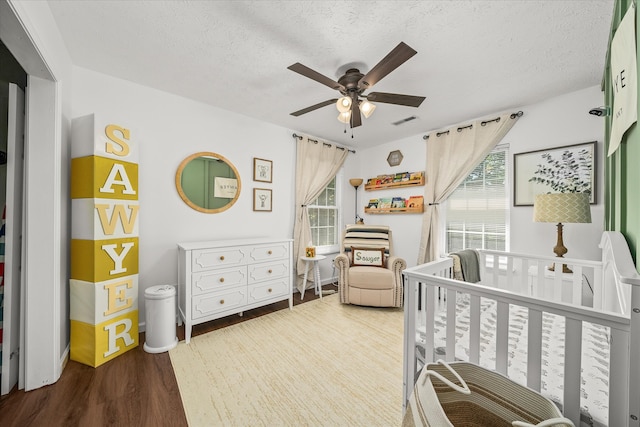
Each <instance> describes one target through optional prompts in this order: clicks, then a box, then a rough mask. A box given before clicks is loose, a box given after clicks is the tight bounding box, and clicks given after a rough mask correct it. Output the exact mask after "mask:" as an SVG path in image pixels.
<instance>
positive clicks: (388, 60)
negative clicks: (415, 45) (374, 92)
mask: <svg viewBox="0 0 640 427" xmlns="http://www.w3.org/2000/svg"><path fill="white" fill-rule="evenodd" d="M416 53H418V52H416V51H415V50H413V49H412V48H410V47H409V46H408V45H407V44H405V43H404V42H400V44H399V45H398V46H396V47H395V48H394V49H393V50H392V51H391V52H389V54H388V55H387V56H385V57H384V58H382V60H381V61H380V62H378V63H377V64H376V65H375V66H374V67H373V68H372V69H371V70H369V72H368V73H367V74H365V75H364V76H363V77H362V78H361V79H360V82H359V86H360V87H362V88H364V89H365V90H366V89H368V88H371V86H373V85H374V84H376V83H378V82H379V81H380V80H382V78H384V77H385V76H386V75H387V74H389V73H390V72H392V71H393V70H395V69H396V68H398V67H399V66H401V65H402V64H404V63H405V61H407V60H408V59H409V58H411V57H412V56H413V55H415V54H416Z"/></svg>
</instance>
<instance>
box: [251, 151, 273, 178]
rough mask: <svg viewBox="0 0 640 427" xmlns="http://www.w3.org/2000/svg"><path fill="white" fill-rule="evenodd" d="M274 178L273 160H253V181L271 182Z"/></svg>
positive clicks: (255, 158)
mask: <svg viewBox="0 0 640 427" xmlns="http://www.w3.org/2000/svg"><path fill="white" fill-rule="evenodd" d="M272 176H273V162H272V161H271V160H265V159H259V158H257V157H254V158H253V180H254V181H259V182H271V181H272Z"/></svg>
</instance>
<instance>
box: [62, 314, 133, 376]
mask: <svg viewBox="0 0 640 427" xmlns="http://www.w3.org/2000/svg"><path fill="white" fill-rule="evenodd" d="M137 346H138V310H133V311H130V312H128V313H125V314H123V315H121V316H118V317H115V318H113V319H110V320H108V321H106V322H103V323H99V324H97V325H91V324H88V323H84V322H80V321H77V320H71V360H75V361H76V362H80V363H84V364H85V365H89V366H93V367H94V368H95V367H97V366H100V365H102V364H103V363H105V362H108V361H109V360H111V359H113V358H115V357H117V356H119V355H121V354H122V353H125V352H127V351H129V350H131V349H132V348H135V347H137Z"/></svg>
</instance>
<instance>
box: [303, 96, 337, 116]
mask: <svg viewBox="0 0 640 427" xmlns="http://www.w3.org/2000/svg"><path fill="white" fill-rule="evenodd" d="M336 102H338V98H334V99H327V100H326V101H323V102H320V103H319V104H316V105H312V106H311V107H307V108H303V109H302V110H298V111H294V112H293V113H291V115H292V116H296V117H298V116H301V115H303V114H306V113H308V112H310V111H313V110H317V109H318V108H322V107H326V106H327V105H331V104H335V103H336Z"/></svg>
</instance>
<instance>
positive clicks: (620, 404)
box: [609, 328, 629, 426]
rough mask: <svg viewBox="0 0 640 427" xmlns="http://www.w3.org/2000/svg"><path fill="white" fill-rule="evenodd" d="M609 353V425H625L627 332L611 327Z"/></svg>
mask: <svg viewBox="0 0 640 427" xmlns="http://www.w3.org/2000/svg"><path fill="white" fill-rule="evenodd" d="M610 352H611V353H610V355H609V384H616V386H615V387H609V425H610V426H623V425H627V424H626V423H627V422H628V419H629V396H628V394H627V390H629V386H628V384H629V334H628V333H627V332H624V331H619V330H617V329H614V328H612V329H611V350H610Z"/></svg>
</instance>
